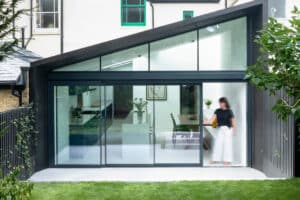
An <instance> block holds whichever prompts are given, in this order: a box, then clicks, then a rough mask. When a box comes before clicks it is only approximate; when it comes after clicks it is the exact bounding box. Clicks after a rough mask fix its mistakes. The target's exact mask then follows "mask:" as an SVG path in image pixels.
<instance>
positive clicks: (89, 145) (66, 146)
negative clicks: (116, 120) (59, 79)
mask: <svg viewBox="0 0 300 200" xmlns="http://www.w3.org/2000/svg"><path fill="white" fill-rule="evenodd" d="M101 89H103V88H102V87H99V86H80V85H76V86H56V87H54V108H55V109H54V116H55V118H54V125H55V129H54V130H55V141H56V142H55V164H57V165H100V164H101V159H100V152H101V148H100V146H101V138H102V137H103V136H104V134H103V133H104V132H103V127H104V123H105V119H104V116H105V115H104V113H105V109H106V108H107V107H106V106H105V105H104V104H103V103H104V102H102V101H101Z"/></svg>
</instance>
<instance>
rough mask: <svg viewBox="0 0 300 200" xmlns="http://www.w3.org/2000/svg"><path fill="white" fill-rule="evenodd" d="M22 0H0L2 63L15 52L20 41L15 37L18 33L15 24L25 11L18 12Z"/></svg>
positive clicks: (0, 56) (0, 50)
mask: <svg viewBox="0 0 300 200" xmlns="http://www.w3.org/2000/svg"><path fill="white" fill-rule="evenodd" d="M20 2H22V0H0V61H2V60H3V59H4V58H5V57H7V56H8V55H9V54H10V53H12V52H13V51H14V46H16V45H17V44H18V39H17V38H15V37H13V33H14V32H15V31H16V27H14V25H13V23H14V21H15V20H16V19H18V18H19V17H20V16H21V15H22V14H24V13H25V12H26V10H24V9H19V10H16V8H17V6H18V5H19V4H20Z"/></svg>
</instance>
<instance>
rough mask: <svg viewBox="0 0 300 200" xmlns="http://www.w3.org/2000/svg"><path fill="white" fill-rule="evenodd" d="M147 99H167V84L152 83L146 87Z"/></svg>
mask: <svg viewBox="0 0 300 200" xmlns="http://www.w3.org/2000/svg"><path fill="white" fill-rule="evenodd" d="M146 98H147V100H159V101H167V86H164V85H155V86H154V85H150V86H147V89H146Z"/></svg>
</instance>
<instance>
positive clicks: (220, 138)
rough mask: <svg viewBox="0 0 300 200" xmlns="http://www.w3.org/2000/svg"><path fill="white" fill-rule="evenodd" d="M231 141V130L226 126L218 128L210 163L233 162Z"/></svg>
mask: <svg viewBox="0 0 300 200" xmlns="http://www.w3.org/2000/svg"><path fill="white" fill-rule="evenodd" d="M232 139H233V133H232V128H229V127H228V126H221V127H219V131H218V135H217V138H216V141H215V143H214V149H213V155H212V161H215V162H232V161H233V148H232Z"/></svg>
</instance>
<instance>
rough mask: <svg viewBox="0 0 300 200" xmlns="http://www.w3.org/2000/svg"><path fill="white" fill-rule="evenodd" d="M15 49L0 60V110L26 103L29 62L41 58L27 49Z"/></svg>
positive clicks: (27, 100) (27, 98)
mask: <svg viewBox="0 0 300 200" xmlns="http://www.w3.org/2000/svg"><path fill="white" fill-rule="evenodd" d="M15 50H16V52H14V53H13V54H12V55H10V56H9V57H7V58H5V59H4V60H3V61H2V62H0V112H2V111H6V110H9V109H12V108H16V107H19V106H21V105H23V104H28V102H29V88H28V71H29V67H30V63H31V62H33V61H36V60H38V59H41V57H40V56H38V55H36V54H34V53H33V52H30V51H28V50H24V49H21V48H16V49H15Z"/></svg>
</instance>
